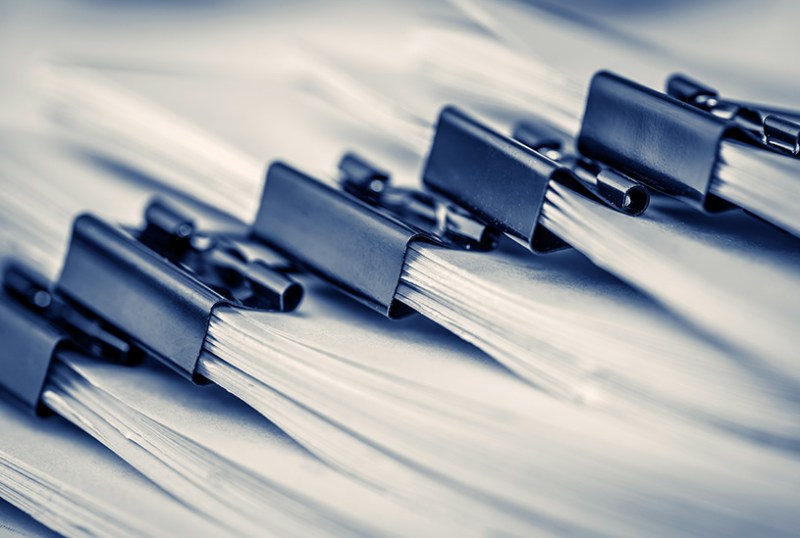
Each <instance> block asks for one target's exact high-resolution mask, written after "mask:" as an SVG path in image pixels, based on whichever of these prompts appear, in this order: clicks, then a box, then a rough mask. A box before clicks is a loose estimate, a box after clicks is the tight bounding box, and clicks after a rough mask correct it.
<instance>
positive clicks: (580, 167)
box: [513, 121, 650, 217]
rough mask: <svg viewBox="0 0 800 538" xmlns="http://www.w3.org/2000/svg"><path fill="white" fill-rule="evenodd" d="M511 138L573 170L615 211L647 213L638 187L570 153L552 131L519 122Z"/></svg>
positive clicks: (643, 192)
mask: <svg viewBox="0 0 800 538" xmlns="http://www.w3.org/2000/svg"><path fill="white" fill-rule="evenodd" d="M513 137H514V139H515V140H519V141H520V142H522V143H523V144H525V145H526V146H528V147H529V148H531V149H534V150H536V151H538V152H539V153H541V154H543V155H545V156H546V157H547V158H548V159H551V160H553V161H555V162H557V163H559V164H562V165H564V166H566V167H567V168H569V169H570V170H572V173H573V174H575V176H576V177H577V178H578V179H580V180H581V181H582V182H583V183H584V185H586V187H587V188H588V189H589V190H590V191H592V192H593V193H594V194H595V195H597V197H598V198H600V199H601V200H603V201H604V202H605V203H606V204H607V205H609V206H610V207H613V208H614V209H616V210H617V211H619V212H621V213H625V214H626V215H630V216H633V217H636V216H639V215H641V214H643V213H644V212H645V211H646V210H647V206H648V205H649V204H650V195H649V194H648V192H647V190H646V189H645V187H644V186H642V184H641V183H639V182H637V181H634V180H633V179H631V178H629V177H628V176H626V175H625V174H621V173H619V172H617V171H615V170H613V169H611V168H608V167H607V166H603V165H601V164H599V163H596V162H594V161H591V160H589V159H586V158H584V157H582V156H580V155H578V154H577V153H575V152H574V151H570V150H569V149H568V147H569V145H570V144H569V142H568V140H567V139H566V136H564V135H563V134H562V133H560V132H559V131H558V130H557V129H555V128H554V127H550V126H548V125H546V124H544V123H542V122H533V121H522V122H520V123H518V124H517V125H516V126H515V128H514V134H513Z"/></svg>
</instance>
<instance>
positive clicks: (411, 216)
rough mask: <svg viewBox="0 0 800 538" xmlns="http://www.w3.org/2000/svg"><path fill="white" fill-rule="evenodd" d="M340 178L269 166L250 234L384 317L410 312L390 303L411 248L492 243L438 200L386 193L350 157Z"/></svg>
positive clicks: (388, 188)
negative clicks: (418, 244)
mask: <svg viewBox="0 0 800 538" xmlns="http://www.w3.org/2000/svg"><path fill="white" fill-rule="evenodd" d="M339 172H340V177H339V179H338V181H337V182H335V183H334V182H323V181H320V180H317V179H314V178H312V177H311V176H309V175H307V174H305V173H303V172H301V171H299V170H297V169H295V168H293V167H291V166H289V165H286V164H284V163H280V162H277V163H273V164H272V165H271V166H270V167H269V170H268V171H267V178H266V182H265V186H264V192H263V195H262V199H261V207H260V209H259V212H258V216H257V217H256V221H255V223H254V225H253V228H252V235H253V237H255V238H257V239H258V240H260V241H263V242H264V243H266V244H267V245H268V246H270V247H272V248H274V249H275V250H277V251H278V252H279V253H281V254H283V255H285V256H287V257H288V258H290V259H292V260H294V261H296V262H297V263H299V264H300V265H302V266H303V267H305V268H306V269H308V270H309V271H310V272H312V273H315V274H316V275H317V276H320V277H321V278H323V279H325V280H328V281H329V282H331V283H333V284H335V285H336V286H337V287H339V288H340V289H342V290H343V291H345V292H346V293H348V294H349V295H351V296H352V297H354V298H355V299H357V300H359V301H360V302H362V303H364V304H366V305H367V306H369V307H370V308H372V309H374V310H376V311H378V312H380V313H382V314H384V315H386V316H388V317H390V318H399V317H404V316H406V315H409V314H411V313H412V310H411V309H410V308H409V307H407V306H406V305H404V304H402V303H401V302H399V301H397V300H396V299H395V292H396V291H397V287H398V285H399V283H400V278H401V275H402V271H403V267H404V265H405V261H406V254H407V251H408V246H409V244H410V243H411V242H412V241H422V242H427V243H432V244H437V245H442V246H445V247H449V248H460V249H470V250H485V249H489V248H493V247H494V246H495V244H496V242H497V238H498V236H497V233H496V232H495V231H494V230H493V229H491V228H488V227H486V226H485V225H483V224H481V223H480V222H478V221H476V220H475V219H473V218H472V217H470V216H469V215H468V214H466V213H465V212H463V211H461V210H460V209H458V208H455V207H453V206H452V205H451V204H449V203H447V202H445V201H443V200H440V199H439V198H437V197H436V196H433V195H430V194H428V193H424V192H420V191H415V190H412V189H402V188H397V187H394V186H392V185H391V182H390V180H389V176H388V174H387V173H386V172H384V171H382V170H380V169H379V168H377V167H375V166H373V165H372V164H370V163H368V162H367V161H365V160H364V159H361V158H360V157H357V156H356V155H353V154H348V155H345V156H344V157H343V158H342V160H341V162H340V164H339Z"/></svg>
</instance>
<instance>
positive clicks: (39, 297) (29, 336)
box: [0, 263, 142, 415]
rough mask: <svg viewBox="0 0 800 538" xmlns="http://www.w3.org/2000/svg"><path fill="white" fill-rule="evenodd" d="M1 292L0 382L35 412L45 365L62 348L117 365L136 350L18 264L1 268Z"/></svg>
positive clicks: (131, 358)
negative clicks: (1, 343)
mask: <svg viewBox="0 0 800 538" xmlns="http://www.w3.org/2000/svg"><path fill="white" fill-rule="evenodd" d="M2 283H3V290H4V293H0V341H2V342H3V350H2V352H0V387H2V388H4V389H5V390H6V391H7V392H8V393H10V394H11V395H13V396H15V397H16V399H17V400H18V401H20V402H21V403H22V404H24V405H25V406H26V407H28V408H30V409H33V410H34V411H35V412H36V413H37V414H40V415H43V414H46V413H47V409H46V408H45V407H44V406H42V405H41V403H40V399H41V394H42V391H43V390H44V386H45V384H46V381H47V376H48V373H49V371H50V365H51V364H52V362H53V360H55V359H56V358H57V357H58V355H59V354H60V353H61V352H64V351H67V350H81V351H82V352H84V353H85V354H87V355H91V356H93V357H95V358H98V359H103V360H108V361H111V362H115V363H119V364H132V363H135V362H137V361H138V360H139V359H140V358H141V357H142V353H141V350H140V349H139V348H138V347H136V345H135V344H133V343H132V342H131V341H130V340H129V339H127V338H126V337H125V335H124V334H122V333H120V332H119V331H116V330H115V329H114V328H112V327H109V326H107V325H106V324H104V323H102V322H100V321H98V320H97V319H94V318H92V317H91V316H88V315H86V314H85V313H84V312H82V311H81V310H80V309H78V308H75V307H74V306H73V305H70V304H68V303H67V302H65V301H63V300H62V299H60V298H59V297H58V296H57V295H56V294H54V293H53V292H52V291H51V290H50V289H49V287H48V286H47V283H46V281H45V280H44V279H43V278H42V277H41V276H39V275H37V274H35V273H34V272H33V271H31V270H29V269H28V268H26V267H23V266H22V265H20V264H16V263H12V264H10V265H9V266H8V267H6V269H5V271H4V273H3V282H2Z"/></svg>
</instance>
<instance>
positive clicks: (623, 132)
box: [577, 72, 800, 212]
mask: <svg viewBox="0 0 800 538" xmlns="http://www.w3.org/2000/svg"><path fill="white" fill-rule="evenodd" d="M668 87H669V93H661V92H658V91H655V90H652V89H650V88H647V87H645V86H642V85H640V84H637V83H635V82H633V81H631V80H627V79H625V78H623V77H620V76H618V75H615V74H613V73H609V72H600V73H597V74H596V75H595V76H594V77H593V78H592V83H591V86H590V88H589V96H588V99H587V101H586V110H585V112H584V115H583V124H582V126H581V132H580V134H579V136H578V141H577V149H578V151H579V153H580V154H581V155H583V156H585V157H587V158H589V159H592V160H593V161H596V162H599V163H602V164H603V165H606V166H610V167H612V168H614V169H615V170H619V171H620V172H622V173H624V174H627V175H630V176H631V177H633V178H635V179H636V180H638V181H641V182H642V183H644V184H645V185H647V186H649V187H652V188H654V189H657V190H660V191H662V192H664V193H666V194H670V195H673V196H676V197H678V198H681V199H683V200H684V201H686V202H687V203H689V204H691V205H693V206H695V207H697V208H698V209H701V210H704V211H711V212H714V211H722V210H724V209H727V208H729V207H731V204H730V203H728V202H727V201H725V200H723V199H721V198H718V197H716V196H714V195H713V194H711V193H710V192H709V187H710V184H711V179H712V178H713V177H714V173H715V170H716V166H717V160H718V156H719V151H720V144H721V142H722V140H724V139H735V140H739V141H742V142H745V143H748V144H752V145H756V146H759V147H762V148H764V149H768V150H771V151H776V152H780V153H784V154H789V155H796V154H797V150H798V141H799V140H800V123H798V120H799V119H800V118H799V117H798V116H797V114H795V113H792V112H788V111H781V110H777V109H769V108H767V107H762V106H756V105H746V104H744V103H736V102H733V101H726V100H722V99H720V98H719V97H718V96H717V93H716V92H715V91H714V90H712V89H710V88H706V87H705V86H702V85H701V84H698V83H696V82H694V81H691V80H689V79H687V78H685V77H682V76H677V77H673V78H672V79H671V80H670V82H669V84H668Z"/></svg>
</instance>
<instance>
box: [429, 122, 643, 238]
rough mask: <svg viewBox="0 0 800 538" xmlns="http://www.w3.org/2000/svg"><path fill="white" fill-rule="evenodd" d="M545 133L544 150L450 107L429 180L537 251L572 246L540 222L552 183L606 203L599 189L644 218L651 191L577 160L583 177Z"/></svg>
mask: <svg viewBox="0 0 800 538" xmlns="http://www.w3.org/2000/svg"><path fill="white" fill-rule="evenodd" d="M540 135H541V133H539V134H537V135H536V137H535V138H537V140H536V145H537V146H538V149H540V150H542V151H541V152H540V151H536V150H535V149H532V148H531V147H528V146H526V145H524V144H522V143H520V142H519V141H517V140H514V139H511V138H508V137H506V136H504V135H501V134H500V133H497V132H495V131H493V130H492V129H490V128H489V127H487V126H485V125H483V124H481V123H480V122H478V121H476V120H474V119H472V118H470V117H469V116H467V115H466V114H464V113H463V112H461V111H459V110H458V109H456V108H454V107H447V108H445V109H444V110H443V111H442V112H441V114H440V115H439V121H438V123H437V125H436V135H435V137H434V140H433V145H432V146H431V150H430V153H429V154H428V159H427V162H426V164H425V169H424V172H423V178H422V179H423V183H424V184H425V186H426V187H428V188H429V189H430V190H431V191H433V192H435V193H437V194H440V195H442V196H445V197H446V198H448V199H449V200H452V201H453V202H454V203H456V204H458V205H459V206H461V207H462V208H464V209H465V210H466V211H468V212H469V213H471V214H473V215H475V216H477V217H478V218H480V219H481V220H483V221H484V222H486V223H488V224H489V226H491V227H493V228H496V229H498V230H499V231H501V232H503V233H505V234H507V235H508V236H509V237H511V238H512V239H514V240H516V241H518V242H520V243H521V244H523V246H525V247H526V248H527V249H529V250H531V251H533V252H537V253H544V252H549V251H552V250H556V249H560V248H565V247H567V246H568V245H567V244H566V243H564V241H562V240H561V239H560V238H558V237H557V236H556V235H554V234H553V233H552V232H550V231H549V230H548V229H547V228H545V227H544V226H542V225H540V223H539V221H540V217H541V213H542V208H543V206H544V203H545V197H546V195H547V191H548V189H549V187H550V184H551V182H557V183H560V184H563V185H566V186H568V187H570V188H572V189H573V190H575V191H577V192H580V193H581V194H583V195H585V196H587V197H589V198H592V199H594V200H596V201H601V199H599V197H598V195H597V194H595V193H594V192H592V189H590V188H589V185H593V186H594V188H595V191H596V192H598V193H603V194H604V198H605V199H606V200H608V202H605V203H610V204H611V205H613V206H615V207H618V208H620V210H621V211H623V212H627V213H630V214H639V213H641V211H643V210H644V208H645V207H646V206H647V201H648V199H649V198H648V195H647V192H646V191H645V190H644V189H642V188H641V187H640V186H638V185H636V184H632V183H631V182H628V183H625V181H626V178H624V176H615V175H613V174H611V173H609V172H605V171H603V170H601V169H599V168H596V169H595V168H591V167H590V163H589V162H588V161H586V162H585V163H577V162H576V163H573V164H576V166H577V165H578V164H582V165H585V169H581V170H580V173H581V174H583V175H584V176H585V177H584V178H583V180H581V176H579V175H578V172H576V171H573V170H571V169H570V168H568V167H567V166H566V164H567V163H568V157H567V156H566V155H564V153H563V152H562V150H561V145H560V142H555V141H554V139H553V138H552V137H550V136H547V135H542V136H541V137H540ZM548 152H549V153H550V156H548V155H547V153H548ZM551 157H557V160H554V159H552V158H551ZM578 168H580V167H579V166H578ZM584 182H585V183H584Z"/></svg>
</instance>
